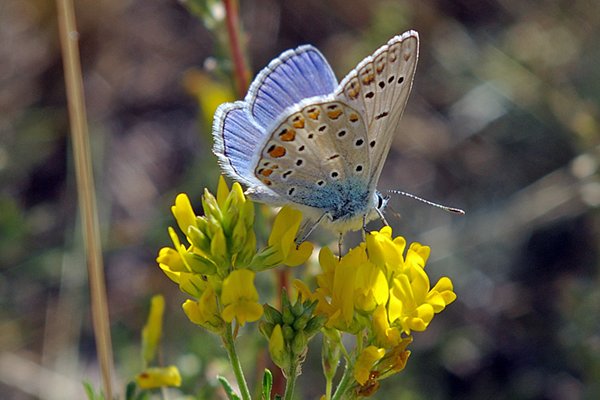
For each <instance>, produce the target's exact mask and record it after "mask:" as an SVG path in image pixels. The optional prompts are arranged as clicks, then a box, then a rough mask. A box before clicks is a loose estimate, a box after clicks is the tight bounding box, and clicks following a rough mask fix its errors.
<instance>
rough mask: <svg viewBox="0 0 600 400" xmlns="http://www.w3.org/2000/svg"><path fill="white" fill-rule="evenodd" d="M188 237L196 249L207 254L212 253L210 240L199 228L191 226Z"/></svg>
mask: <svg viewBox="0 0 600 400" xmlns="http://www.w3.org/2000/svg"><path fill="white" fill-rule="evenodd" d="M186 236H187V237H188V239H189V240H190V242H191V243H192V244H193V245H194V246H195V247H197V248H199V249H200V250H202V251H203V252H205V253H208V252H209V251H210V240H209V239H208V238H207V237H206V235H205V234H204V233H202V231H201V230H200V229H198V228H197V227H195V226H192V225H190V226H189V227H188V230H187V232H186Z"/></svg>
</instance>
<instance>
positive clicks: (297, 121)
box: [292, 115, 304, 129]
mask: <svg viewBox="0 0 600 400" xmlns="http://www.w3.org/2000/svg"><path fill="white" fill-rule="evenodd" d="M292 125H293V126H294V128H296V129H302V128H304V118H302V116H301V115H297V116H296V117H295V118H294V120H293V122H292Z"/></svg>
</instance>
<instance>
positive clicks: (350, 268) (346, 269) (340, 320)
mask: <svg viewBox="0 0 600 400" xmlns="http://www.w3.org/2000/svg"><path fill="white" fill-rule="evenodd" d="M366 261H367V256H366V254H365V251H364V249H363V248H361V247H356V248H354V249H352V250H350V251H349V252H348V254H346V255H345V256H344V257H342V259H341V260H338V258H337V256H335V255H334V254H333V253H332V252H331V250H329V248H327V247H324V248H322V249H321V251H320V253H319V262H320V264H321V267H322V268H323V270H324V273H323V274H321V275H319V276H317V283H318V284H319V288H318V289H317V290H316V291H315V297H316V298H317V299H318V300H319V303H318V305H317V309H316V311H317V313H321V314H325V315H327V317H328V321H327V323H326V326H327V327H328V328H333V327H335V328H336V329H340V330H343V331H350V330H355V329H356V326H355V324H353V322H354V321H353V320H354V291H355V281H356V271H357V266H358V265H361V264H363V263H365V262H366Z"/></svg>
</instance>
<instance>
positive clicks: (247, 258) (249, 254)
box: [236, 229, 256, 267]
mask: <svg viewBox="0 0 600 400" xmlns="http://www.w3.org/2000/svg"><path fill="white" fill-rule="evenodd" d="M255 255H256V234H255V233H254V230H253V229H251V230H248V236H247V237H246V243H244V246H243V247H242V248H241V249H240V251H239V252H238V255H237V260H236V265H237V266H243V267H245V266H247V265H249V264H250V263H251V262H252V258H253V257H254V256H255Z"/></svg>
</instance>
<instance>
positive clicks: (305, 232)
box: [294, 213, 329, 247]
mask: <svg viewBox="0 0 600 400" xmlns="http://www.w3.org/2000/svg"><path fill="white" fill-rule="evenodd" d="M328 215H329V214H327V213H323V214H322V215H321V216H320V217H319V218H318V219H317V220H316V221H314V222H313V221H312V220H310V219H307V220H305V221H304V222H303V223H302V225H301V226H300V229H298V236H296V239H294V241H295V242H296V247H297V246H300V245H301V244H302V243H303V242H304V241H305V240H306V239H307V238H308V237H309V236H310V234H311V233H313V231H314V230H315V229H316V228H317V226H318V225H319V223H320V222H321V221H322V220H323V218H325V216H328Z"/></svg>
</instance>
